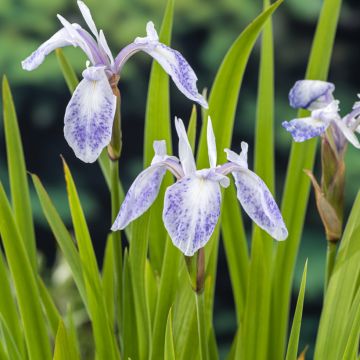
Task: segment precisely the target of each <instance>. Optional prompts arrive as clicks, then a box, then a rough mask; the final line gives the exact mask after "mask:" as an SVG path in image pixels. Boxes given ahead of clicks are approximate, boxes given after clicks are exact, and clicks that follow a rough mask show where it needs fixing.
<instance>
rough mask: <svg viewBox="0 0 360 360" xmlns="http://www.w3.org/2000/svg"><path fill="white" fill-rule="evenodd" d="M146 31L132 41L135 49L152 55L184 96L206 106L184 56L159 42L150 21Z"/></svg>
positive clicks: (194, 76) (195, 78)
mask: <svg viewBox="0 0 360 360" xmlns="http://www.w3.org/2000/svg"><path fill="white" fill-rule="evenodd" d="M146 32H147V36H146V37H142V38H141V37H138V38H136V39H135V41H134V44H136V45H137V51H139V50H142V51H144V52H146V53H148V54H149V55H150V56H152V57H153V58H154V59H155V60H156V61H157V62H158V63H159V64H160V65H161V66H162V68H163V69H164V70H165V71H166V72H167V73H168V74H169V75H170V77H171V78H172V80H173V81H174V83H175V85H176V86H177V87H178V89H179V90H180V91H181V92H182V93H183V94H184V95H185V96H186V97H188V98H189V99H191V100H193V101H195V102H197V103H199V104H200V105H201V106H203V107H205V108H207V107H208V104H207V102H206V101H205V99H204V97H203V96H202V95H201V94H200V93H199V91H198V89H197V86H196V82H197V77H196V75H195V72H194V70H193V69H192V68H191V66H190V65H189V64H188V62H187V61H186V60H185V58H184V57H183V56H182V55H181V54H180V53H179V52H178V51H176V50H173V49H171V48H170V47H168V46H166V45H164V44H162V43H160V42H159V37H158V35H157V32H156V30H155V27H154V24H153V23H152V22H151V21H150V22H148V23H147V26H146Z"/></svg>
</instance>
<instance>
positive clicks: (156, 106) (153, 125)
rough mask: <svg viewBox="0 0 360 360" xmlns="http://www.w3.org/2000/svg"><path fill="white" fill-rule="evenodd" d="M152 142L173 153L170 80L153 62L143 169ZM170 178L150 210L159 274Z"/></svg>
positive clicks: (167, 25) (170, 10)
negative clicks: (164, 145) (165, 194)
mask: <svg viewBox="0 0 360 360" xmlns="http://www.w3.org/2000/svg"><path fill="white" fill-rule="evenodd" d="M174 3H175V0H168V1H167V5H166V9H165V14H164V18H163V22H162V25H161V30H160V35H159V39H160V41H161V42H162V43H163V44H165V45H170V39H171V31H172V24H173V15H174ZM154 140H166V145H167V151H168V154H171V153H172V141H171V125H170V94H169V76H168V75H167V74H166V73H165V71H164V70H163V69H162V67H161V66H160V65H159V64H158V63H157V62H156V61H153V64H152V67H151V73H150V80H149V88H148V96H147V104H146V115H145V133H144V167H148V166H149V165H150V163H151V160H152V158H153V155H154V150H153V142H154ZM172 181H173V180H172V177H171V176H170V175H169V174H167V175H166V176H165V177H164V180H163V183H162V186H161V188H160V191H159V195H158V197H157V200H156V201H155V202H154V204H153V205H152V206H151V208H150V210H149V211H150V214H151V215H150V223H149V226H150V228H151V229H152V231H151V233H150V236H149V252H150V258H151V263H152V266H153V267H154V270H155V271H158V272H160V269H161V264H162V259H163V254H164V249H165V241H166V230H165V227H164V225H163V223H162V218H161V213H162V208H163V197H164V193H165V189H166V188H167V187H168V186H169V185H171V184H172Z"/></svg>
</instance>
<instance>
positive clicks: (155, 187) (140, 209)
mask: <svg viewBox="0 0 360 360" xmlns="http://www.w3.org/2000/svg"><path fill="white" fill-rule="evenodd" d="M165 172H166V168H165V167H164V166H162V165H160V164H155V165H151V166H150V167H148V168H147V169H145V170H144V171H142V172H141V173H140V174H139V175H138V177H137V178H136V179H135V181H134V182H133V183H132V185H131V187H130V189H129V191H128V192H127V194H126V196H125V200H124V202H123V203H122V205H121V207H120V211H119V214H118V216H117V217H116V220H115V222H114V224H113V226H112V227H111V230H112V231H116V230H122V229H124V228H125V227H126V226H127V225H128V224H129V223H130V222H131V221H133V220H135V219H136V218H138V217H139V216H141V215H142V214H143V213H144V212H145V211H146V210H147V209H148V208H149V207H150V206H151V204H152V203H153V202H154V201H155V199H156V198H157V196H158V194H159V189H160V185H161V182H162V180H163V178H164V174H165Z"/></svg>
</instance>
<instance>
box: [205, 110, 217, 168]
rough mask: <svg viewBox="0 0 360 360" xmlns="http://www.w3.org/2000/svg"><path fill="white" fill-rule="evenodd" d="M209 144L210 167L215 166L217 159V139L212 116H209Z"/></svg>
mask: <svg viewBox="0 0 360 360" xmlns="http://www.w3.org/2000/svg"><path fill="white" fill-rule="evenodd" d="M207 146H208V154H209V163H210V167H211V168H215V167H216V161H217V152H216V141H215V135H214V130H213V126H212V122H211V118H210V116H209V117H208V123H207Z"/></svg>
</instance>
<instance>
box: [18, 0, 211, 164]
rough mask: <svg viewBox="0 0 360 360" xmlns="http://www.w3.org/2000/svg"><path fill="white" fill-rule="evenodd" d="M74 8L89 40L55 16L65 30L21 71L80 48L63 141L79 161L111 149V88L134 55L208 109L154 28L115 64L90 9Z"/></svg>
mask: <svg viewBox="0 0 360 360" xmlns="http://www.w3.org/2000/svg"><path fill="white" fill-rule="evenodd" d="M78 6H79V8H80V11H81V14H82V16H83V18H84V20H85V22H86V24H87V25H88V27H89V29H90V31H91V33H92V35H93V36H92V35H91V34H90V33H89V32H87V31H86V30H84V29H83V28H82V27H81V26H80V25H78V24H75V23H73V24H71V23H69V22H68V21H67V20H66V19H64V18H63V17H62V16H61V15H58V16H57V17H58V19H59V20H60V22H61V24H62V26H63V28H62V29H60V30H59V31H58V32H56V33H55V34H54V35H53V36H52V37H51V38H50V39H48V40H47V41H45V42H44V43H43V44H42V45H41V46H40V47H39V48H38V49H37V50H36V51H34V52H33V53H32V54H31V55H30V56H29V57H28V58H27V59H25V60H24V61H23V62H22V67H23V69H25V70H28V71H31V70H34V69H36V68H37V67H38V66H39V65H40V64H41V63H42V62H43V61H44V59H45V57H46V56H47V55H48V54H49V53H51V52H52V51H53V50H55V49H56V48H60V47H64V46H74V47H80V48H81V49H82V50H83V51H84V53H85V54H86V56H87V57H88V62H87V68H86V69H85V70H84V71H83V73H82V76H83V79H82V80H81V82H80V83H79V85H78V86H77V88H76V89H75V91H74V94H73V96H72V98H71V100H70V102H69V104H68V106H67V108H66V112H65V127H64V135H65V139H66V140H67V142H68V144H69V145H70V147H71V148H72V149H73V150H74V152H75V155H76V156H77V157H78V158H79V159H81V160H82V161H84V162H94V161H95V160H96V159H97V158H98V156H99V155H100V153H101V151H102V149H103V148H104V147H105V146H106V145H108V144H109V142H110V140H111V133H112V124H113V120H114V114H115V109H116V96H115V95H114V94H113V91H112V88H114V87H116V86H117V83H118V81H119V78H120V77H119V74H120V72H121V70H122V68H123V66H124V64H125V63H126V61H127V60H128V59H129V58H130V57H131V56H132V55H134V54H135V53H137V52H138V51H144V52H146V53H148V54H149V55H150V56H152V57H153V58H154V59H155V60H156V61H157V62H158V63H159V64H160V65H161V66H162V67H163V69H164V70H165V71H166V72H167V73H168V74H169V75H170V77H171V78H172V80H173V81H174V83H175V85H176V86H177V87H178V89H179V90H180V91H181V92H182V93H183V94H184V95H185V96H186V97H188V98H189V99H191V100H193V101H195V102H197V103H199V104H200V105H202V106H203V107H207V103H206V101H205V99H204V98H203V97H202V96H201V95H200V94H199V92H198V90H197V87H196V81H197V77H196V75H195V73H194V71H193V69H192V68H191V67H190V65H189V64H188V63H187V61H186V60H185V59H184V57H183V56H182V55H181V54H180V53H179V52H178V51H176V50H173V49H171V48H170V47H168V46H166V45H164V44H162V43H160V42H159V37H158V34H157V32H156V30H155V28H154V24H153V23H152V22H148V23H147V26H146V32H147V36H146V37H142V38H141V37H138V38H136V39H135V40H134V42H133V43H131V44H129V45H127V46H126V47H124V48H123V49H122V50H121V51H120V52H119V53H118V55H117V56H116V57H115V58H114V57H113V55H112V53H111V51H110V48H109V46H108V44H107V41H106V38H105V36H104V33H103V31H102V30H100V31H98V30H97V27H96V25H95V23H94V21H93V19H92V16H91V13H90V10H89V9H88V7H87V6H86V5H85V4H84V3H83V2H82V1H78ZM90 65H91V66H90Z"/></svg>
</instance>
